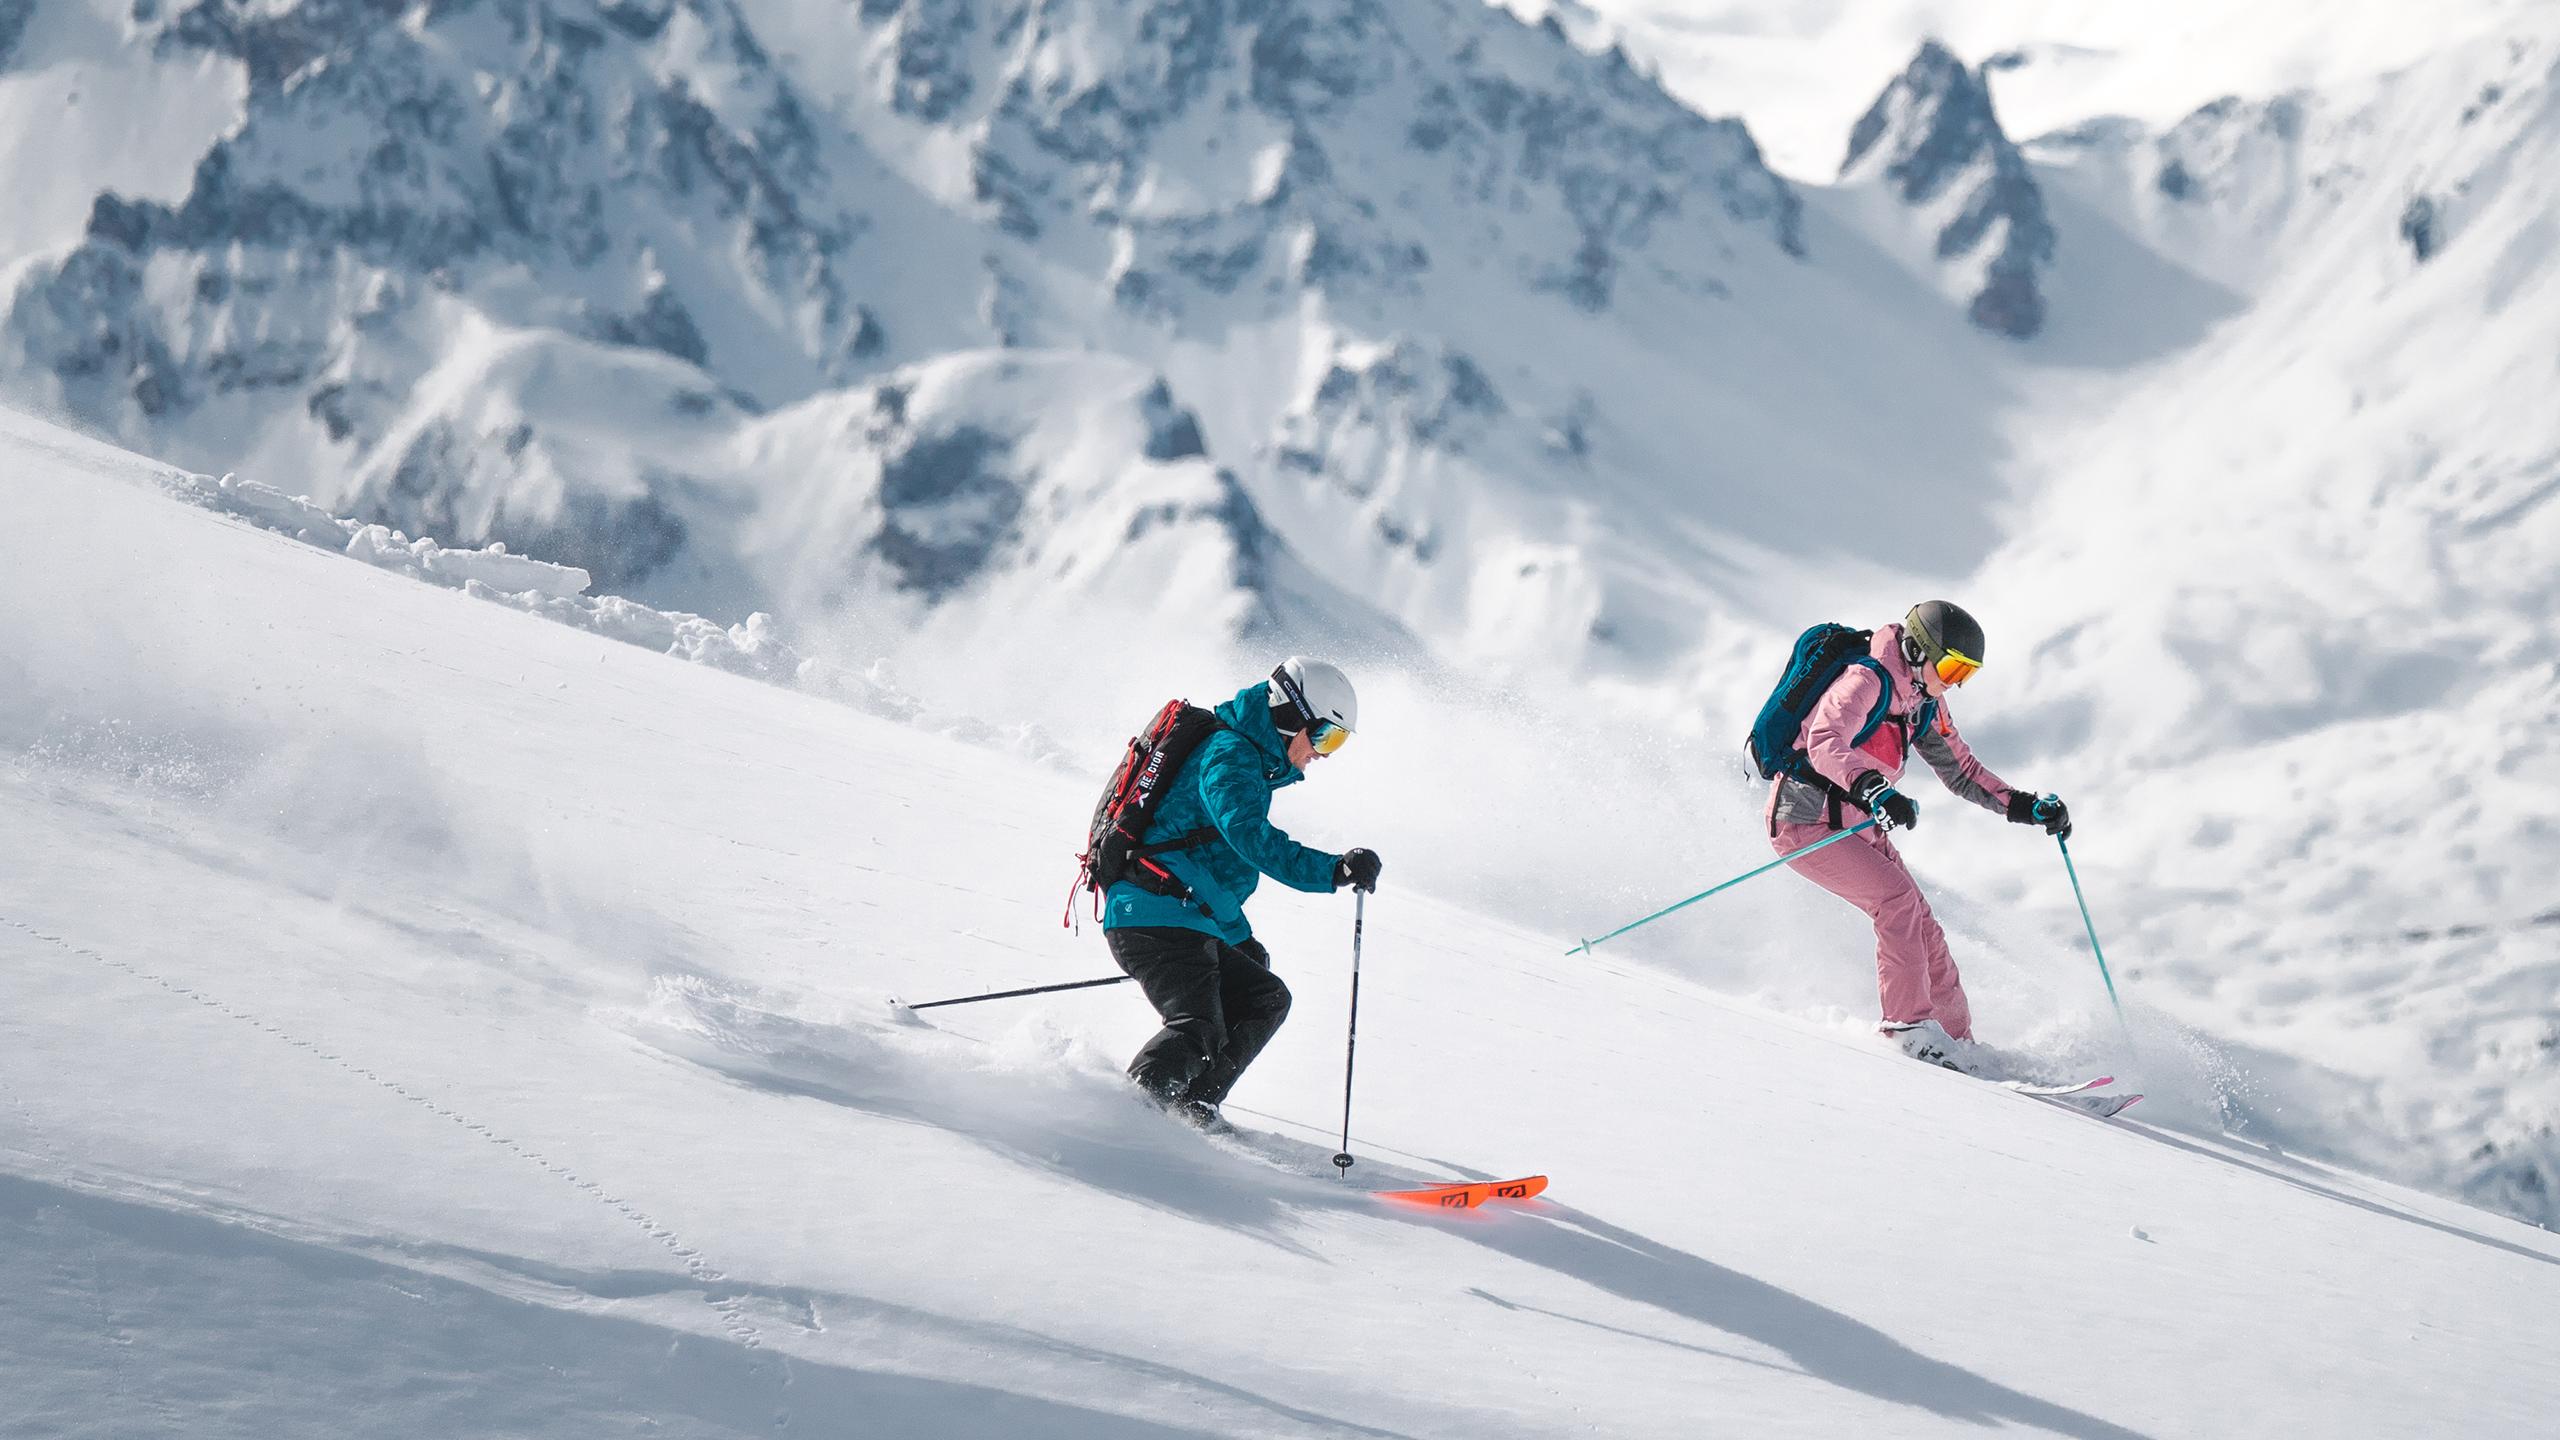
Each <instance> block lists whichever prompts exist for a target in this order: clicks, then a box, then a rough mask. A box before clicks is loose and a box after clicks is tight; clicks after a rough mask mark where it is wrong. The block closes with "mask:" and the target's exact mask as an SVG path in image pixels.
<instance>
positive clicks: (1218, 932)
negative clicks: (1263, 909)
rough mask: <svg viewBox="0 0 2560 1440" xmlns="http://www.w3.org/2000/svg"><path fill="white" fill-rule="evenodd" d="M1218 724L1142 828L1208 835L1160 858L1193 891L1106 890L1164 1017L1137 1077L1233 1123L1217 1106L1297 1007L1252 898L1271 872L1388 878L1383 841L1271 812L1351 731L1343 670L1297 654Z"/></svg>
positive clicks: (1225, 709)
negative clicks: (1372, 842)
mask: <svg viewBox="0 0 2560 1440" xmlns="http://www.w3.org/2000/svg"><path fill="white" fill-rule="evenodd" d="M1216 713H1217V716H1218V720H1219V722H1220V728H1219V729H1218V730H1217V731H1216V732H1214V733H1213V734H1211V735H1210V736H1209V738H1208V739H1206V740H1204V741H1202V742H1201V743H1200V748H1199V749H1198V750H1196V751H1194V752H1193V753H1192V756H1191V759H1190V760H1189V762H1188V763H1186V764H1185V765H1184V766H1183V767H1182V772H1181V774H1179V775H1178V776H1176V777H1175V779H1174V783H1173V787H1172V789H1171V790H1169V791H1168V792H1166V794H1165V797H1164V806H1163V809H1162V810H1160V811H1159V812H1158V813H1157V816H1156V818H1155V821H1154V823H1153V824H1152V825H1150V826H1149V827H1148V831H1147V834H1146V835H1145V836H1144V837H1143V839H1144V840H1145V842H1146V843H1149V844H1154V843H1159V842H1162V841H1164V840H1167V839H1170V838H1173V837H1176V836H1183V835H1190V834H1195V833H1197V834H1200V835H1201V836H1202V837H1203V838H1202V839H1201V840H1200V841H1199V843H1197V844H1195V845H1192V846H1189V847H1188V848H1185V849H1180V850H1169V851H1164V852H1161V853H1159V854H1157V855H1156V856H1155V861H1156V863H1157V864H1159V865H1161V866H1163V867H1164V869H1165V870H1166V871H1168V872H1170V873H1171V875H1172V876H1173V878H1174V880H1175V881H1177V882H1179V884H1180V885H1181V887H1182V888H1183V890H1185V891H1187V892H1188V893H1187V894H1176V893H1170V891H1169V888H1168V892H1167V893H1159V892H1158V891H1155V890H1150V889H1146V888H1142V887H1141V886H1139V885H1138V884H1136V883H1134V882H1131V881H1128V880H1123V881H1121V882H1120V883H1118V884H1116V885H1113V886H1112V887H1111V888H1110V890H1109V891H1108V892H1107V893H1106V894H1105V895H1104V897H1103V907H1102V928H1103V934H1104V938H1105V939H1106V941H1107V942H1108V943H1109V944H1110V946H1111V957H1112V959H1113V960H1114V961H1116V962H1117V963H1118V964H1119V966H1120V968H1121V969H1122V970H1123V971H1125V972H1127V974H1128V975H1129V976H1130V977H1131V978H1132V979H1134V980H1136V981H1137V982H1138V986H1139V988H1140V989H1142V990H1144V991H1146V994H1147V1000H1148V1002H1149V1003H1150V1004H1152V1005H1154V1006H1155V1009H1156V1013H1157V1014H1158V1015H1160V1016H1162V1017H1163V1019H1164V1028H1163V1029H1162V1030H1160V1031H1158V1032H1157V1033H1156V1035H1155V1038H1154V1039H1152V1040H1149V1041H1148V1042H1147V1043H1146V1045H1145V1046H1144V1047H1142V1048H1141V1049H1140V1050H1139V1051H1138V1055H1137V1058H1136V1059H1134V1060H1132V1061H1131V1062H1130V1064H1129V1075H1130V1078H1132V1079H1134V1080H1135V1081H1137V1082H1138V1085H1139V1086H1140V1087H1141V1088H1142V1089H1144V1090H1145V1091H1146V1092H1147V1093H1148V1094H1149V1095H1150V1096H1152V1097H1154V1098H1155V1099H1156V1100H1157V1101H1158V1102H1159V1103H1161V1104H1163V1105H1165V1106H1167V1107H1168V1108H1171V1109H1174V1110H1175V1111H1176V1112H1177V1113H1180V1114H1182V1115H1183V1116H1184V1117H1185V1118H1187V1119H1190V1120H1192V1121H1193V1122H1194V1123H1197V1124H1201V1125H1204V1126H1209V1127H1218V1126H1222V1125H1223V1123H1224V1122H1223V1121H1221V1120H1220V1119H1219V1118H1218V1106H1219V1105H1220V1104H1222V1103H1224V1101H1225V1100H1226V1098H1227V1092H1228V1091H1230V1090H1232V1089H1234V1088H1235V1083H1236V1081H1237V1079H1238V1078H1239V1077H1240V1076H1242V1075H1243V1074H1244V1069H1245V1067H1246V1066H1247V1065H1250V1064H1252V1063H1253V1059H1254V1057H1255V1056H1256V1055H1258V1054H1260V1053H1261V1051H1262V1047H1263V1046H1265V1045H1267V1044H1269V1043H1270V1040H1271V1037H1272V1036H1273V1035H1274V1034H1276V1033H1278V1031H1279V1029H1280V1023H1281V1021H1283V1020H1285V1019H1287V1018H1288V1014H1289V987H1288V986H1286V985H1284V984H1282V983H1281V981H1280V978H1279V977H1278V976H1277V975H1274V974H1272V973H1271V956H1270V952H1268V951H1266V950H1265V949H1263V947H1262V943H1261V942H1260V941H1258V940H1256V939H1254V938H1253V925H1252V922H1250V921H1248V920H1247V919H1246V918H1245V913H1244V906H1245V902H1246V901H1247V900H1249V899H1251V898H1252V897H1253V892H1254V890H1255V889H1256V888H1257V887H1259V886H1260V884H1261V883H1262V877H1263V876H1265V875H1268V876H1270V877H1271V878H1273V879H1275V880H1277V881H1279V882H1280V883H1281V884H1283V885H1286V886H1288V887H1290V888H1291V889H1293V890H1305V891H1309V892H1312V893H1316V894H1324V893H1328V892H1331V891H1334V890H1338V889H1341V888H1342V887H1343V886H1346V885H1351V886H1356V887H1358V888H1360V889H1362V890H1372V889H1375V888H1377V883H1378V871H1379V861H1378V856H1377V853H1376V852H1375V851H1371V850H1352V851H1349V852H1347V853H1345V854H1341V855H1332V854H1328V853H1326V852H1324V851H1322V850H1317V849H1313V848H1311V847H1309V846H1305V845H1301V844H1299V843H1298V842H1297V841H1295V840H1292V839H1290V838H1289V837H1288V835H1286V834H1285V833H1283V832H1282V831H1281V830H1280V829H1279V827H1277V826H1275V825H1273V824H1272V823H1271V795H1272V792H1273V791H1275V790H1279V789H1281V788H1283V787H1284V786H1289V785H1294V784H1296V783H1298V781H1300V780H1302V779H1304V778H1305V777H1306V772H1307V767H1308V766H1309V765H1311V764H1313V763H1314V762H1315V761H1316V760H1317V759H1319V758H1321V757H1323V756H1326V755H1330V754H1332V753H1333V752H1334V751H1336V750H1338V749H1340V748H1341V747H1342V745H1343V743H1344V742H1345V741H1347V740H1348V739H1349V738H1350V736H1351V732H1352V728H1353V726H1354V725H1355V724H1356V722H1357V721H1358V718H1359V701H1358V699H1357V697H1356V696H1355V695H1354V694H1353V693H1352V689H1351V682H1350V680H1349V679H1348V678H1346V677H1345V676H1344V675H1343V673H1342V672H1341V671H1340V670H1338V669H1336V668H1334V667H1333V666H1331V665H1328V664H1326V663H1325V662H1324V661H1321V660H1308V659H1303V658H1299V657H1294V656H1293V657H1291V658H1290V659H1289V660H1287V661H1285V662H1283V663H1282V664H1281V665H1280V666H1279V667H1278V668H1277V669H1275V670H1273V671H1272V672H1271V679H1270V680H1269V681H1267V682H1257V683H1255V684H1252V685H1248V686H1246V687H1245V688H1244V689H1242V690H1240V691H1238V692H1236V696H1235V698H1234V699H1232V700H1229V701H1228V702H1226V703H1225V704H1223V705H1220V706H1219V707H1217V712H1216Z"/></svg>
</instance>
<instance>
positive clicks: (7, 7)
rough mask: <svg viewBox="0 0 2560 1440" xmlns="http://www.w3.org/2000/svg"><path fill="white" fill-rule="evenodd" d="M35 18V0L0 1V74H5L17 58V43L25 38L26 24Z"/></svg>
mask: <svg viewBox="0 0 2560 1440" xmlns="http://www.w3.org/2000/svg"><path fill="white" fill-rule="evenodd" d="M35 16H36V0H0V73H5V72H6V71H7V70H8V68H9V66H10V65H11V64H13V63H14V62H15V61H16V60H17V58H18V42H19V41H20V40H23V39H25V38H26V34H27V22H28V21H30V20H33V19H34V18H35Z"/></svg>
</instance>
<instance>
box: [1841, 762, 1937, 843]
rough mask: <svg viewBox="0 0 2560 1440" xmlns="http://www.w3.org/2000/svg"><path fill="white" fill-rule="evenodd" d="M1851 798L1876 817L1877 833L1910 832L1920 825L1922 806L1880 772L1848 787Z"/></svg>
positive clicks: (1866, 774)
mask: <svg viewBox="0 0 2560 1440" xmlns="http://www.w3.org/2000/svg"><path fill="white" fill-rule="evenodd" d="M1849 798H1850V799H1852V800H1855V801H1857V802H1858V804H1859V805H1861V806H1863V807H1864V808H1865V809H1866V812H1867V813H1868V814H1870V815H1872V816H1874V817H1875V818H1876V828H1877V829H1878V830H1910V829H1914V828H1917V827H1918V825H1919V824H1920V807H1919V806H1918V805H1917V804H1915V803H1913V801H1912V799H1911V797H1910V796H1908V795H1905V794H1903V793H1902V792H1901V791H1899V790H1896V789H1894V788H1893V782H1892V781H1890V780H1887V779H1885V778H1884V776H1883V774H1882V773H1880V772H1878V771H1874V770H1870V771H1868V772H1867V773H1865V774H1864V775H1861V776H1859V777H1858V783H1857V784H1855V785H1852V786H1850V787H1849Z"/></svg>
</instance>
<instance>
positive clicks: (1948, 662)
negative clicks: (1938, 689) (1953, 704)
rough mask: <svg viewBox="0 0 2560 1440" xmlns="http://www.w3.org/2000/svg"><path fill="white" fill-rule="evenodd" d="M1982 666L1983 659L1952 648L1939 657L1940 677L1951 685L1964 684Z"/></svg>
mask: <svg viewBox="0 0 2560 1440" xmlns="http://www.w3.org/2000/svg"><path fill="white" fill-rule="evenodd" d="M1981 668H1982V662H1981V661H1979V660H1976V659H1974V658H1973V657H1972V656H1970V655H1966V654H1963V653H1961V652H1959V651H1954V650H1950V651H1948V652H1947V653H1945V654H1943V655H1941V656H1939V657H1938V678H1939V679H1941V680H1944V681H1946V682H1947V683H1948V684H1950V685H1961V684H1963V683H1964V682H1966V681H1967V680H1970V679H1972V678H1973V674H1974V672H1975V671H1977V670H1979V669H1981Z"/></svg>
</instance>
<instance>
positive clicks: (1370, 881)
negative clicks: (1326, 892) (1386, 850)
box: [1333, 850, 1383, 890]
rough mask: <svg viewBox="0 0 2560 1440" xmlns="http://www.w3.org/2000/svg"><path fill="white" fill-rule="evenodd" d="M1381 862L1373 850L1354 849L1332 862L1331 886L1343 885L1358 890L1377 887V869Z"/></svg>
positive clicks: (1337, 888) (1338, 886)
mask: <svg viewBox="0 0 2560 1440" xmlns="http://www.w3.org/2000/svg"><path fill="white" fill-rule="evenodd" d="M1382 863H1383V862H1381V861H1380V860H1379V859H1378V852H1377V851H1375V850H1354V851H1352V852H1351V853H1350V854H1348V855H1345V856H1343V857H1342V858H1341V859H1339V860H1336V861H1334V862H1333V888H1334V889H1336V890H1339V889H1341V888H1342V887H1343V886H1345V885H1349V886H1352V887H1354V888H1355V889H1360V890H1375V889H1377V888H1378V870H1379V868H1380V866H1381V864H1382Z"/></svg>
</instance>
